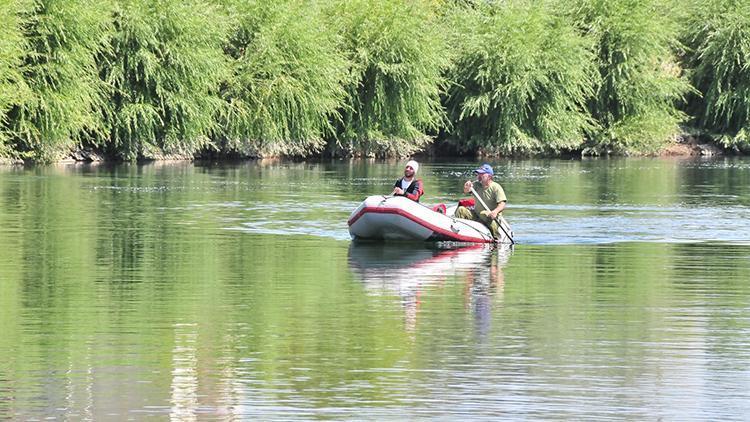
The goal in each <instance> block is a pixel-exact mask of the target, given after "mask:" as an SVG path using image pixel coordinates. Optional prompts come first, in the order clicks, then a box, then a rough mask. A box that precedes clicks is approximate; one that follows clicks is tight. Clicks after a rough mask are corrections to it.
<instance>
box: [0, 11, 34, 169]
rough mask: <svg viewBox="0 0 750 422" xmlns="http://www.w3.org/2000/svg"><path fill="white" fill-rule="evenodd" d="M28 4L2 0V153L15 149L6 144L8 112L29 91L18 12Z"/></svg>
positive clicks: (20, 101) (0, 61)
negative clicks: (23, 69)
mask: <svg viewBox="0 0 750 422" xmlns="http://www.w3.org/2000/svg"><path fill="white" fill-rule="evenodd" d="M28 7H29V4H28V3H27V2H24V1H20V0H0V157H2V156H5V155H10V154H11V153H12V150H10V149H9V148H6V145H5V142H6V141H7V140H8V138H9V133H8V123H9V121H8V112H9V111H10V109H11V108H12V107H14V106H19V105H21V104H23V103H24V101H25V100H26V98H27V96H28V95H29V92H28V87H27V85H26V82H25V80H24V78H23V73H22V69H21V64H22V60H23V56H24V52H25V51H26V41H25V39H24V37H23V32H22V28H21V17H20V15H19V13H18V12H19V11H20V10H23V9H25V8H28Z"/></svg>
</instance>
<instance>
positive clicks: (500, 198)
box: [490, 185, 508, 220]
mask: <svg viewBox="0 0 750 422" xmlns="http://www.w3.org/2000/svg"><path fill="white" fill-rule="evenodd" d="M497 186H498V189H497V191H496V192H495V195H497V196H496V197H495V199H496V201H497V206H496V207H495V209H493V210H492V211H491V212H490V218H492V219H493V220H494V219H496V218H497V216H498V215H500V213H501V212H503V210H504V209H505V204H507V203H508V199H507V198H506V197H505V191H504V190H503V187H502V186H500V185H497Z"/></svg>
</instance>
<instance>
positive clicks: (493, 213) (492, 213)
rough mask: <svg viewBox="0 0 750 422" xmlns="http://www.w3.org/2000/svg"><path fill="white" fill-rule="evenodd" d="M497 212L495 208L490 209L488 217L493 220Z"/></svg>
mask: <svg viewBox="0 0 750 422" xmlns="http://www.w3.org/2000/svg"><path fill="white" fill-rule="evenodd" d="M497 214H498V213H497V212H496V211H495V210H492V211H490V219H491V220H494V219H496V218H497Z"/></svg>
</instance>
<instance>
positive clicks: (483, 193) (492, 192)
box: [474, 180, 508, 214]
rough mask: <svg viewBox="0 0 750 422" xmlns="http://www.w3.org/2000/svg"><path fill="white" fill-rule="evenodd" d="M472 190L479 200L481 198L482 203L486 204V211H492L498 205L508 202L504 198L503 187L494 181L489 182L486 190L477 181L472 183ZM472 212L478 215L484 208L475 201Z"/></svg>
mask: <svg viewBox="0 0 750 422" xmlns="http://www.w3.org/2000/svg"><path fill="white" fill-rule="evenodd" d="M474 190H475V191H477V194H478V195H479V197H480V198H482V200H483V201H484V203H485V204H487V206H488V207H490V209H489V210H488V211H492V210H494V209H495V208H497V206H498V204H500V203H501V202H507V201H508V199H507V198H506V197H505V191H504V190H503V187H502V186H500V184H499V183H497V182H495V181H494V180H493V181H492V182H490V185H489V186H487V188H485V187H484V186H482V182H480V181H478V180H477V181H476V182H474ZM474 210H475V211H476V212H477V213H480V212H482V211H484V207H483V206H482V204H481V203H480V202H479V201H476V202H475V203H474ZM501 214H502V213H501Z"/></svg>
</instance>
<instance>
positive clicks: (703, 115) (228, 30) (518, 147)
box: [0, 0, 750, 161]
mask: <svg viewBox="0 0 750 422" xmlns="http://www.w3.org/2000/svg"><path fill="white" fill-rule="evenodd" d="M747 22H750V2H748V1H744V0H742V1H733V0H708V1H707V0H691V1H687V2H686V1H676V0H574V1H562V0H548V1H544V0H541V1H522V0H508V1H497V2H491V1H479V0H477V1H458V0H456V1H440V0H433V1H428V0H423V1H415V0H381V1H370V0H329V1H320V2H308V1H286V0H285V1H272V2H271V1H242V0H215V1H201V0H161V1H152V0H104V1H89V0H0V156H6V157H7V156H10V157H16V158H23V159H29V160H36V161H51V160H56V159H58V158H60V157H61V156H63V155H65V154H67V153H69V152H70V151H71V150H72V149H75V148H79V147H94V148H97V149H99V150H102V151H104V152H106V153H107V154H108V155H110V156H111V157H113V158H120V159H125V160H132V159H137V158H140V157H144V156H153V155H158V154H162V153H166V154H180V155H183V156H194V155H203V154H214V155H216V154H218V155H221V154H236V155H242V156H268V155H287V156H306V155H313V154H321V153H322V154H333V155H376V156H384V155H407V154H411V153H414V152H418V151H421V150H424V149H425V148H426V147H427V146H428V145H429V144H431V143H433V142H435V143H437V144H439V145H440V146H442V147H445V148H449V149H451V150H452V151H457V152H465V153H475V152H482V153H485V154H493V153H496V154H535V153H545V154H557V153H569V152H575V153H579V152H580V153H584V154H607V153H652V152H655V151H658V150H659V149H660V148H662V147H664V145H665V144H666V143H667V142H669V141H670V140H672V139H674V138H675V136H676V135H678V134H679V133H681V132H682V131H685V130H688V129H686V128H690V129H689V130H691V131H696V132H698V133H700V134H703V135H704V136H707V137H710V138H712V139H713V140H714V141H715V142H717V143H720V144H721V145H722V146H723V147H725V148H730V149H735V150H738V151H744V152H747V151H750V29H748V25H747Z"/></svg>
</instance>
